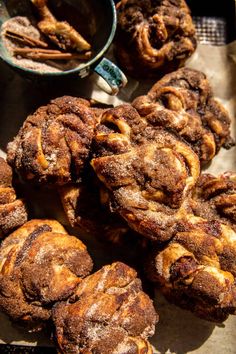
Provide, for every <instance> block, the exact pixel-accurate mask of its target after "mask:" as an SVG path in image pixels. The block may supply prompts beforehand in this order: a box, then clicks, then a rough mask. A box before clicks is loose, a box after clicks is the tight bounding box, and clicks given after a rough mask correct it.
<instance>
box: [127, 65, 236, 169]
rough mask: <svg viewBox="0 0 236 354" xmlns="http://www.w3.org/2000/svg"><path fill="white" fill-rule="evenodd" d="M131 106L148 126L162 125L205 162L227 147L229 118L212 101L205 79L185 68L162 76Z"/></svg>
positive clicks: (231, 142)
mask: <svg viewBox="0 0 236 354" xmlns="http://www.w3.org/2000/svg"><path fill="white" fill-rule="evenodd" d="M133 106H134V107H135V108H136V109H137V110H138V112H139V114H140V115H141V116H142V117H143V118H145V119H146V120H147V121H148V123H149V124H152V125H154V126H163V127H165V128H166V129H168V130H171V131H173V132H175V133H176V134H177V135H178V136H181V137H182V138H183V139H184V140H186V141H187V142H188V143H189V144H190V145H191V147H192V148H193V150H194V151H195V152H196V153H197V154H198V156H199V158H200V161H201V163H202V164H203V163H208V162H209V161H210V160H212V158H213V157H214V156H215V155H216V153H217V152H218V151H219V149H220V147H221V146H224V147H225V148H230V147H231V146H232V144H233V141H232V138H231V137H230V118H229V115H228V113H227V111H226V110H225V109H224V107H223V106H222V105H221V104H220V103H219V102H218V101H216V100H215V99H214V98H213V93H212V89H211V87H210V84H209V82H208V80H207V78H206V76H205V75H204V74H203V73H202V72H200V71H196V70H193V69H189V68H183V69H179V70H177V71H175V72H173V73H171V74H168V75H166V76H164V77H163V78H162V79H161V80H159V81H158V82H157V83H156V84H155V85H154V86H153V87H152V88H151V90H150V91H149V92H148V94H147V95H146V96H140V97H138V98H136V99H135V100H134V102H133Z"/></svg>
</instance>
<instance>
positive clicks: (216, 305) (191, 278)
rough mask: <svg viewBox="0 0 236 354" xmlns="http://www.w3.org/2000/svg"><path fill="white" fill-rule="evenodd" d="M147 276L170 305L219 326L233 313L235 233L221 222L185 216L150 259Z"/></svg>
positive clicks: (235, 304)
mask: <svg viewBox="0 0 236 354" xmlns="http://www.w3.org/2000/svg"><path fill="white" fill-rule="evenodd" d="M205 216H207V215H205ZM147 274H148V276H149V278H150V279H151V280H152V281H154V282H156V283H157V284H158V285H159V286H160V288H161V291H162V292H163V293H164V295H165V296H166V297H167V298H168V299H169V300H170V301H171V302H174V303H176V304H177V305H178V306H182V307H184V308H186V309H188V310H191V311H193V312H194V313H195V314H197V315H198V316H200V317H202V318H205V319H207V320H210V321H215V322H222V321H224V320H225V319H226V318H227V317H228V315H229V314H235V313H236V281H235V277H236V233H235V232H234V230H233V229H232V228H231V227H229V226H228V225H225V224H223V223H222V222H220V219H219V220H207V219H203V218H200V217H196V216H194V215H192V216H191V215H188V218H187V219H185V220H184V219H183V220H182V225H181V227H180V226H179V231H178V232H177V233H176V234H175V236H174V237H173V238H172V240H171V242H170V243H169V244H167V245H166V246H165V247H163V248H162V249H159V250H157V251H156V252H154V255H152V256H150V263H149V266H148V271H147Z"/></svg>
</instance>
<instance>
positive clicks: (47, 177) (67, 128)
mask: <svg viewBox="0 0 236 354" xmlns="http://www.w3.org/2000/svg"><path fill="white" fill-rule="evenodd" d="M96 119H97V118H96V115H95V113H94V112H93V110H92V109H90V103H89V102H88V101H86V100H83V99H81V98H76V97H69V96H64V97H60V98H56V99H55V100H52V101H51V102H50V103H49V104H48V105H47V106H43V107H40V108H39V109H37V111H36V112H35V113H34V114H33V115H30V116H29V117H28V118H27V119H26V121H25V122H24V124H23V127H22V128H21V129H20V131H19V133H18V135H17V136H16V137H15V139H14V140H13V141H12V142H11V143H9V144H8V149H7V150H8V151H7V152H8V154H7V158H8V162H9V163H10V165H11V166H13V167H14V169H15V170H16V171H17V172H18V173H19V174H20V175H21V176H22V177H23V178H24V179H26V180H28V181H35V182H39V183H53V184H57V185H63V184H65V183H68V182H70V181H71V180H75V181H76V180H79V178H80V174H81V172H82V170H83V167H84V161H85V160H86V159H87V157H88V154H89V149H90V143H91V140H92V137H93V131H94V126H95V122H96Z"/></svg>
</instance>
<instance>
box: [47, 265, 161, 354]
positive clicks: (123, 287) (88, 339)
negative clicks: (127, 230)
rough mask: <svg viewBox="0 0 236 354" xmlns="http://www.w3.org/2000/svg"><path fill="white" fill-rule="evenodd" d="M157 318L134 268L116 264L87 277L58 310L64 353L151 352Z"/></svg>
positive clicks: (55, 318) (56, 320) (56, 318)
mask: <svg viewBox="0 0 236 354" xmlns="http://www.w3.org/2000/svg"><path fill="white" fill-rule="evenodd" d="M157 319H158V316H157V314H156V312H155V309H154V307H153V304H152V301H151V300H150V298H149V297H148V296H147V295H146V294H145V293H144V292H143V291H142V286H141V282H140V280H139V279H138V278H137V274H136V272H135V270H134V269H132V268H130V267H128V266H127V265H125V264H124V263H120V262H116V263H113V264H111V265H107V266H104V267H103V268H102V269H100V270H99V271H97V272H96V273H94V274H92V275H91V276H88V277H87V278H86V279H84V280H83V281H82V282H81V283H80V284H79V286H78V287H77V289H76V291H75V293H74V295H73V296H72V297H71V298H70V300H69V301H67V302H61V303H58V304H56V305H55V306H54V309H53V321H54V324H55V327H56V338H57V342H58V345H59V348H60V350H61V352H62V353H65V354H67V353H95V352H96V353H98V354H112V353H113V354H115V353H117V354H118V353H133V354H138V353H139V354H141V353H143V354H144V353H146V354H151V353H152V348H151V345H150V344H149V343H148V341H147V338H148V337H149V336H152V335H153V334H154V330H155V323H156V322H157Z"/></svg>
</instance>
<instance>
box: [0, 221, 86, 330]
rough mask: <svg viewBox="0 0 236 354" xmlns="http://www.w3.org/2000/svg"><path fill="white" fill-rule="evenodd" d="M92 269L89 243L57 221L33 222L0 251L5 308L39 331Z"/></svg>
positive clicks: (0, 283)
mask: <svg viewBox="0 0 236 354" xmlns="http://www.w3.org/2000/svg"><path fill="white" fill-rule="evenodd" d="M91 270H92V260H91V258H90V256H89V254H88V252H87V249H86V247H85V245H84V244H83V243H82V242H81V241H80V240H79V239H77V238H76V237H74V236H70V235H68V234H67V232H66V230H65V229H64V228H63V226H62V225H61V224H59V223H58V222H57V221H55V220H31V221H28V222H27V223H26V224H24V225H23V226H21V227H20V228H19V229H18V230H16V231H15V232H13V233H12V234H11V235H9V236H8V237H7V238H6V239H5V240H4V241H3V242H2V244H1V247H0V308H1V310H2V311H4V312H5V313H6V314H7V315H9V316H10V318H11V319H12V320H14V321H17V322H19V323H20V324H23V325H24V326H28V327H29V328H31V329H33V330H36V329H37V330H39V329H41V328H42V326H43V324H44V323H45V322H46V321H48V320H49V319H50V317H51V308H52V306H53V305H54V303H55V302H57V301H60V300H65V299H67V298H68V297H69V296H70V295H71V294H72V292H73V291H74V289H75V288H76V286H77V285H78V284H79V283H80V281H81V279H82V278H84V277H85V276H87V275H88V274H89V273H90V272H91Z"/></svg>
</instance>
